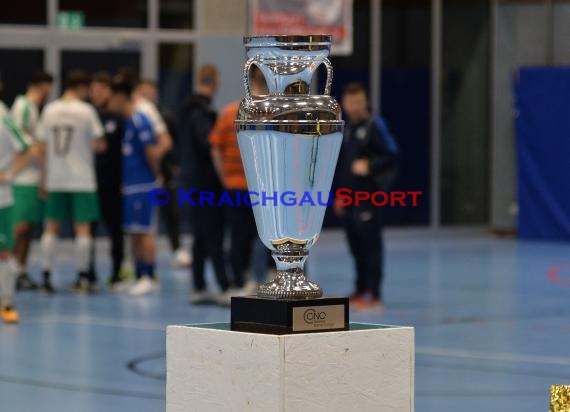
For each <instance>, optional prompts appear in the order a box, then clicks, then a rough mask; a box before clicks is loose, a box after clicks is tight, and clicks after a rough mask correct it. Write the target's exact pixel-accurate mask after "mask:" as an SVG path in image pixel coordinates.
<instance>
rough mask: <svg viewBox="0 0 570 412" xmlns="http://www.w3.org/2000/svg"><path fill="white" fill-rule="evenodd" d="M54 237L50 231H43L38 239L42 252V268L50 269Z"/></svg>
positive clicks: (53, 250) (53, 252) (53, 253)
mask: <svg viewBox="0 0 570 412" xmlns="http://www.w3.org/2000/svg"><path fill="white" fill-rule="evenodd" d="M55 242H56V238H55V236H54V235H52V234H51V233H44V234H43V235H42V239H41V240H40V248H41V252H42V253H41V254H42V270H44V271H48V272H49V271H51V267H52V265H53V258H54V256H55Z"/></svg>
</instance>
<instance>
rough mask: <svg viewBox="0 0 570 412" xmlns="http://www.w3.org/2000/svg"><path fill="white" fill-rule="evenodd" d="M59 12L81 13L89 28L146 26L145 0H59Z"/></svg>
mask: <svg viewBox="0 0 570 412" xmlns="http://www.w3.org/2000/svg"><path fill="white" fill-rule="evenodd" d="M59 10H60V12H62V11H67V12H69V11H78V12H82V13H83V14H84V16H85V25H86V26H90V27H146V26H147V0H129V1H127V0H97V1H77V0H59Z"/></svg>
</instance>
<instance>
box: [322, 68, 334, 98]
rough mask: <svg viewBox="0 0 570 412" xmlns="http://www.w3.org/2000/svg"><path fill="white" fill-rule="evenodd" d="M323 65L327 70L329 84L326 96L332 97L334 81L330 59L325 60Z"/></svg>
mask: <svg viewBox="0 0 570 412" xmlns="http://www.w3.org/2000/svg"><path fill="white" fill-rule="evenodd" d="M323 64H324V65H325V67H326V68H327V82H326V84H325V94H326V95H330V94H331V87H332V79H333V67H332V63H331V61H330V60H329V59H324V60H323Z"/></svg>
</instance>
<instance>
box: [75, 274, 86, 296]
mask: <svg viewBox="0 0 570 412" xmlns="http://www.w3.org/2000/svg"><path fill="white" fill-rule="evenodd" d="M70 290H71V291H72V292H73V293H77V294H85V293H89V280H88V279H86V278H85V277H83V276H80V277H79V279H77V280H76V281H75V282H73V283H72V284H71V287H70Z"/></svg>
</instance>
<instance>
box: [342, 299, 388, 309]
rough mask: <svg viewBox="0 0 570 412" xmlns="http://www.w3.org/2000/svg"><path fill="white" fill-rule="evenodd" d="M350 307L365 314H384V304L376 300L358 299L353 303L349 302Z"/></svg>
mask: <svg viewBox="0 0 570 412" xmlns="http://www.w3.org/2000/svg"><path fill="white" fill-rule="evenodd" d="M350 305H351V306H352V307H353V308H354V309H356V310H358V311H363V312H364V311H366V312H378V313H382V312H384V304H383V303H382V301H381V300H380V299H378V298H372V299H369V300H368V299H359V300H355V301H351V302H350Z"/></svg>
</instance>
